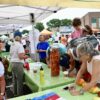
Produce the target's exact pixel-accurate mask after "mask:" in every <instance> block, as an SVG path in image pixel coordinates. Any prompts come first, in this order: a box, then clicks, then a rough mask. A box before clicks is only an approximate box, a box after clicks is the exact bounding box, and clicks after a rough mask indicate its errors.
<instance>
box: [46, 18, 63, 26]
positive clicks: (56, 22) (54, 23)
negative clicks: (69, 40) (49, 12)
mask: <svg viewBox="0 0 100 100" xmlns="http://www.w3.org/2000/svg"><path fill="white" fill-rule="evenodd" d="M60 25H61V21H60V20H59V19H52V20H50V21H49V22H47V26H48V27H49V28H53V27H54V28H55V27H59V26H60Z"/></svg>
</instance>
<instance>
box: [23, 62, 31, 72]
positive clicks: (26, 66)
mask: <svg viewBox="0 0 100 100" xmlns="http://www.w3.org/2000/svg"><path fill="white" fill-rule="evenodd" d="M24 67H25V68H26V70H27V71H29V70H30V68H29V63H28V62H27V61H25V65H24Z"/></svg>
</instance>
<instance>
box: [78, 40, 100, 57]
mask: <svg viewBox="0 0 100 100" xmlns="http://www.w3.org/2000/svg"><path fill="white" fill-rule="evenodd" d="M77 52H78V55H79V54H80V55H84V54H90V56H91V57H92V56H95V55H99V54H100V53H99V51H97V50H95V48H94V47H93V45H92V43H90V42H85V43H81V44H79V45H78V46H77Z"/></svg>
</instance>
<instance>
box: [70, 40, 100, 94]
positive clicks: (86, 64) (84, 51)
mask: <svg viewBox="0 0 100 100" xmlns="http://www.w3.org/2000/svg"><path fill="white" fill-rule="evenodd" d="M77 52H78V57H79V59H80V60H81V61H82V65H81V68H80V70H79V72H78V74H77V77H76V84H78V81H79V80H80V78H81V77H82V75H83V74H84V73H85V72H86V70H87V71H88V72H89V73H90V74H91V76H92V78H91V80H90V82H89V83H87V84H86V85H85V86H84V87H83V88H82V89H81V90H80V91H78V90H76V89H75V90H73V91H71V94H72V95H79V94H82V93H84V92H85V91H88V90H89V89H91V88H92V87H94V86H95V85H96V84H99V85H100V53H99V52H98V51H97V50H95V49H94V47H93V45H92V44H91V43H90V42H86V43H82V44H80V45H79V46H78V47H77Z"/></svg>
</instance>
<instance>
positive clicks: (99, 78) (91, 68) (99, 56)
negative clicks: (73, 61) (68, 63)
mask: <svg viewBox="0 0 100 100" xmlns="http://www.w3.org/2000/svg"><path fill="white" fill-rule="evenodd" d="M94 59H97V60H100V55H97V56H94V57H93V58H92V60H91V62H89V63H88V62H87V71H88V72H89V73H90V74H91V75H92V70H93V64H92V63H93V60H94ZM98 67H100V65H98ZM97 83H100V75H98V80H97Z"/></svg>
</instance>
